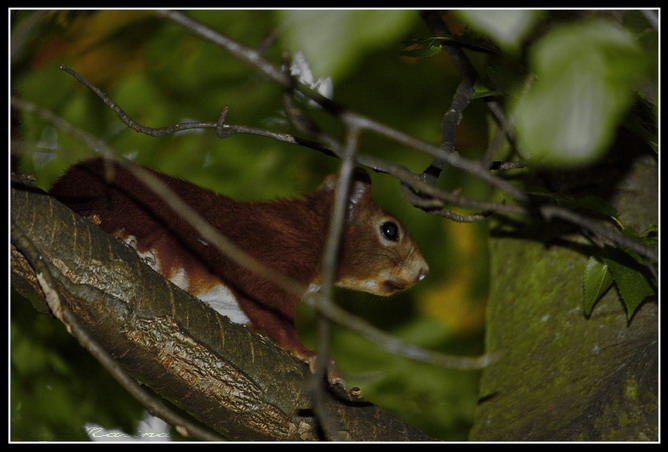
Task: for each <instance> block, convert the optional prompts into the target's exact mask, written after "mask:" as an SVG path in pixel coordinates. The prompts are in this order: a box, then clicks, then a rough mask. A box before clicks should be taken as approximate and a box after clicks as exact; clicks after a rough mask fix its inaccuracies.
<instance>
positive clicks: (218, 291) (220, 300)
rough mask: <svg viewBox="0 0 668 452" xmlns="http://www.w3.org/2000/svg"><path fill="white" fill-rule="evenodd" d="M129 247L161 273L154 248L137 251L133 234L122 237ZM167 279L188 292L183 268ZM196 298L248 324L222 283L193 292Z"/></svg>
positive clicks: (187, 282) (188, 283)
mask: <svg viewBox="0 0 668 452" xmlns="http://www.w3.org/2000/svg"><path fill="white" fill-rule="evenodd" d="M124 241H125V243H127V244H128V245H129V246H130V247H131V248H133V249H134V250H135V251H136V252H137V254H138V255H139V257H140V258H141V259H142V260H143V261H144V262H146V263H147V264H148V265H149V267H151V268H152V269H153V270H155V271H156V272H158V273H160V274H163V272H162V271H161V268H160V259H158V256H157V253H156V252H155V250H154V249H150V250H149V251H147V252H144V253H141V252H139V251H137V239H136V238H135V237H134V236H132V235H131V236H128V237H126V238H125V239H124ZM169 280H170V281H171V282H172V283H174V284H175V285H176V286H178V287H180V288H181V289H183V290H185V291H186V292H188V288H189V285H190V282H189V281H188V275H187V274H186V272H185V270H184V269H182V268H181V269H179V270H178V271H176V272H174V273H173V274H172V275H170V276H169ZM194 295H195V296H196V297H197V298H199V299H200V300H202V301H203V302H205V303H206V304H208V305H209V306H211V307H212V308H213V309H215V310H216V311H218V313H219V314H221V315H224V316H226V317H228V318H229V319H230V320H231V321H233V322H234V323H241V324H248V323H250V319H249V318H248V317H247V316H246V314H244V312H243V311H242V310H241V308H240V307H239V303H238V302H237V299H236V297H235V296H234V294H233V293H232V291H230V289H228V288H227V287H226V286H225V285H223V284H218V285H216V286H213V287H212V288H211V289H210V290H208V291H207V292H203V293H200V294H194Z"/></svg>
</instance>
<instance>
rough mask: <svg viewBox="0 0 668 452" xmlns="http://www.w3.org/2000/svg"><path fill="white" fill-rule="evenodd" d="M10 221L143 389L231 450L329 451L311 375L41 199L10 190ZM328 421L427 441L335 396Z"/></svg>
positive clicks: (22, 275) (17, 275)
mask: <svg viewBox="0 0 668 452" xmlns="http://www.w3.org/2000/svg"><path fill="white" fill-rule="evenodd" d="M11 221H12V224H13V225H15V226H17V227H18V228H20V230H21V231H22V232H23V234H25V235H26V236H28V238H29V239H30V240H31V241H32V243H33V244H34V245H35V246H36V248H37V249H38V250H39V253H40V255H41V258H42V259H43V260H44V262H45V263H46V264H47V265H48V267H49V270H50V272H51V273H52V274H53V276H54V277H55V279H56V280H57V283H58V287H57V288H56V289H57V292H58V293H59V295H60V297H61V298H62V299H63V300H64V302H65V303H66V305H67V306H68V307H69V308H70V309H71V310H72V311H74V312H75V313H76V315H77V316H78V317H79V318H80V319H81V321H82V322H83V323H84V325H85V326H86V328H87V329H88V330H89V331H90V332H91V334H92V335H93V336H94V338H95V340H96V341H97V342H98V343H99V344H101V345H102V346H103V347H104V348H105V349H106V350H107V351H108V352H109V353H110V354H111V355H112V356H113V357H114V358H115V359H116V360H117V361H119V362H120V363H122V364H123V366H124V367H125V368H126V369H127V371H128V372H129V373H130V374H131V375H132V376H134V377H135V378H136V379H137V380H139V381H140V382H142V383H144V384H146V385H147V386H149V387H150V388H152V389H153V390H154V391H155V392H157V393H158V394H160V395H162V396H163V397H165V398H166V399H168V400H170V401H172V402H173V403H174V404H176V405H177V406H179V407H181V408H183V409H184V410H185V411H187V412H189V413H191V414H192V415H193V416H194V417H196V418H197V419H199V420H200V421H202V422H203V423H205V424H207V425H209V426H210V427H212V428H213V429H214V430H216V431H218V432H219V433H221V434H222V435H224V436H225V437H227V438H230V439H235V440H292V441H295V440H318V439H321V433H322V432H321V430H320V428H319V425H318V422H317V421H316V419H315V418H314V416H313V414H312V411H311V408H312V407H311V399H310V397H309V394H308V392H307V391H308V390H307V388H308V379H309V376H310V373H309V371H308V368H307V366H306V365H305V364H304V363H302V362H300V361H299V360H297V359H296V358H294V357H292V356H291V355H289V354H287V353H286V352H284V351H283V350H280V349H278V348H277V347H275V346H274V344H273V343H271V342H270V341H269V340H267V339H266V338H264V337H262V336H259V335H257V334H253V333H251V332H250V331H249V330H248V329H247V328H245V327H243V326H240V325H236V324H233V323H231V322H229V321H228V320H227V319H226V318H225V317H222V316H220V315H218V314H217V313H216V312H215V311H213V310H212V309H210V308H209V307H208V306H206V305H205V304H203V303H201V302H200V301H199V300H197V299H196V298H193V297H191V296H190V295H189V294H187V293H186V292H184V291H182V290H180V289H178V288H176V286H173V285H172V284H171V283H169V282H167V281H165V280H164V279H163V278H162V277H160V275H158V274H157V273H156V272H154V271H153V270H151V269H150V268H149V267H148V266H147V265H145V264H143V263H142V262H141V261H140V260H139V259H138V258H137V257H136V255H135V254H134V253H133V252H132V251H131V250H130V249H129V248H128V247H126V246H125V245H123V244H122V243H121V242H120V241H118V240H116V239H114V238H113V237H111V236H109V235H107V234H105V233H103V232H102V231H101V230H100V229H99V228H98V227H97V226H95V225H93V224H91V223H89V222H87V221H86V220H84V219H82V218H81V217H79V216H77V215H75V214H74V213H72V212H71V211H70V210H69V209H67V208H66V207H64V206H63V205H61V204H60V203H58V202H57V201H55V200H54V199H52V198H50V197H49V196H48V195H46V194H45V193H43V192H41V191H39V190H37V189H34V188H31V187H26V186H23V185H16V186H14V187H12V193H11ZM11 255H12V262H11V264H12V286H13V287H15V288H16V289H17V290H18V291H19V292H20V293H22V294H24V295H26V296H28V297H29V298H31V300H35V301H33V303H34V304H36V305H37V306H39V305H40V301H39V300H40V297H42V292H41V289H40V287H39V284H38V283H37V280H36V278H35V275H34V273H33V270H32V268H31V267H30V265H29V264H28V262H27V261H26V259H25V258H24V256H23V255H22V254H21V252H20V250H17V249H15V248H14V247H12V253H11ZM36 315H39V314H37V313H36ZM326 410H327V412H328V414H329V417H330V419H331V420H332V421H333V422H334V424H335V425H336V426H337V430H338V431H339V435H340V436H341V437H342V438H343V439H349V440H358V441H378V440H394V441H402V440H425V439H428V437H427V436H426V435H424V434H423V433H422V432H420V431H418V430H416V429H414V428H412V427H411V426H409V425H406V424H405V423H403V422H402V421H401V420H400V419H398V418H397V417H396V416H394V415H392V414H390V413H387V412H384V411H383V410H381V409H379V408H377V407H375V406H374V405H372V404H370V403H368V402H366V401H364V400H361V399H359V400H351V396H349V395H348V394H347V393H345V391H343V390H342V389H340V388H338V390H336V388H332V389H331V390H330V392H329V393H328V394H327V397H326Z"/></svg>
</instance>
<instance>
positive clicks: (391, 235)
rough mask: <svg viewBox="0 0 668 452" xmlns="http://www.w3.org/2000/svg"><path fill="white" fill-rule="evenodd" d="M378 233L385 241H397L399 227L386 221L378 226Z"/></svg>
mask: <svg viewBox="0 0 668 452" xmlns="http://www.w3.org/2000/svg"><path fill="white" fill-rule="evenodd" d="M380 233H381V235H382V236H383V237H384V238H386V239H387V240H391V241H393V242H398V241H399V226H397V224H396V223H394V222H392V221H386V222H385V223H383V224H381V225H380Z"/></svg>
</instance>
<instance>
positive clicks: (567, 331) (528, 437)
mask: <svg viewBox="0 0 668 452" xmlns="http://www.w3.org/2000/svg"><path fill="white" fill-rule="evenodd" d="M636 146H637V144H636ZM630 148H631V149H634V147H633V146H631V147H630ZM618 150H619V149H616V150H615V151H618ZM612 155H615V157H614V158H613V159H611V160H608V161H607V162H604V163H603V164H601V165H598V166H597V167H596V168H593V169H588V170H586V171H579V172H571V173H562V174H551V175H548V178H549V180H550V181H551V183H553V185H554V186H556V187H558V189H559V190H560V191H561V192H568V193H571V194H577V193H582V194H596V195H598V196H601V197H604V198H605V199H606V200H608V202H609V203H610V204H611V205H613V206H614V207H616V208H617V210H618V212H619V219H620V220H621V222H622V224H625V225H631V226H633V228H634V229H635V230H636V231H644V230H645V229H646V228H647V227H648V225H649V224H657V220H658V203H657V193H658V189H657V187H658V177H657V164H656V159H655V156H653V155H647V154H644V155H637V154H635V155H630V156H629V155H628V153H622V152H619V153H617V154H614V153H613V154H612ZM592 187H593V188H592ZM493 231H494V232H493V237H492V239H491V246H490V250H491V275H492V287H491V296H490V305H489V308H488V323H487V325H488V331H487V334H488V336H487V344H486V345H487V347H488V350H499V351H501V353H502V356H501V359H500V360H499V361H498V363H496V364H494V365H492V366H491V367H489V368H488V369H486V370H485V371H484V372H483V376H482V380H481V399H480V402H479V406H478V409H477V413H476V420H475V425H474V427H473V429H472V431H471V434H470V438H471V439H472V440H479V441H575V440H577V441H656V440H657V439H658V400H657V396H658V368H657V362H658V314H657V311H658V309H657V304H656V301H655V300H654V301H646V302H645V303H643V304H642V305H641V306H640V308H639V309H638V310H637V311H636V313H635V315H634V316H633V317H632V319H631V320H630V321H628V320H627V312H626V309H625V307H624V305H623V303H622V300H621V299H620V297H619V294H618V291H617V290H616V288H615V287H614V286H613V287H612V288H610V290H608V291H607V293H606V294H605V295H604V296H603V298H602V299H601V300H599V302H598V303H597V305H596V306H595V307H594V310H593V312H592V313H591V316H590V317H589V318H587V317H586V316H585V315H584V313H583V307H582V291H583V288H582V275H583V273H584V268H585V264H586V261H587V258H588V256H589V255H591V254H592V253H595V252H596V251H597V249H596V247H595V246H594V245H592V244H591V242H588V241H586V240H584V239H583V238H582V236H578V235H577V234H571V235H569V236H567V237H566V238H564V235H563V231H564V225H563V224H559V225H554V227H550V225H545V224H538V225H532V226H530V227H529V228H528V229H526V230H524V231H523V232H520V233H519V234H518V232H517V229H516V227H515V226H512V227H510V226H509V225H508V224H501V223H497V224H496V227H495V229H494V230H493Z"/></svg>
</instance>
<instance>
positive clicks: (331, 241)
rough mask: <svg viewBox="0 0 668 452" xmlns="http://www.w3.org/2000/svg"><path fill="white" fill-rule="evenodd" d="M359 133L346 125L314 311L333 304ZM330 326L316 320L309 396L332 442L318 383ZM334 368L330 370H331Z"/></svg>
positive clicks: (322, 373)
mask: <svg viewBox="0 0 668 452" xmlns="http://www.w3.org/2000/svg"><path fill="white" fill-rule="evenodd" d="M359 134H360V130H359V129H358V128H357V127H356V126H355V125H350V126H349V127H348V129H347V133H346V142H345V147H344V149H343V156H342V162H341V171H340V173H339V177H338V179H337V184H336V189H335V192H334V205H333V208H332V218H331V220H330V225H329V232H328V234H327V241H326V242H325V250H324V253H323V257H322V269H323V270H322V274H321V278H322V281H321V287H320V293H319V296H316V297H315V306H316V309H317V310H318V312H321V311H325V310H329V309H330V308H331V306H332V305H333V304H334V294H333V290H334V283H335V282H336V277H337V273H338V268H339V254H340V253H339V250H340V249H341V240H342V237H343V231H344V229H345V226H346V218H347V215H348V209H349V208H350V203H349V201H348V199H349V192H350V184H351V179H352V171H353V164H354V159H355V153H356V152H357V146H358V139H359ZM330 332H331V325H330V319H329V318H328V317H326V316H320V317H319V319H318V357H317V362H316V371H315V373H314V374H313V376H312V377H311V379H312V382H313V385H312V388H313V390H312V395H313V401H314V410H316V414H317V417H318V420H319V421H320V422H321V424H322V425H323V430H324V431H325V432H326V433H327V434H328V435H329V436H330V437H331V438H332V439H334V440H336V439H340V435H339V433H338V429H337V428H336V425H335V423H334V420H333V419H331V417H330V415H329V413H327V412H326V410H325V405H324V397H325V394H324V387H323V386H322V382H323V380H324V378H326V376H327V373H328V366H329V361H330V360H329V342H330ZM333 370H334V369H332V371H333Z"/></svg>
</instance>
